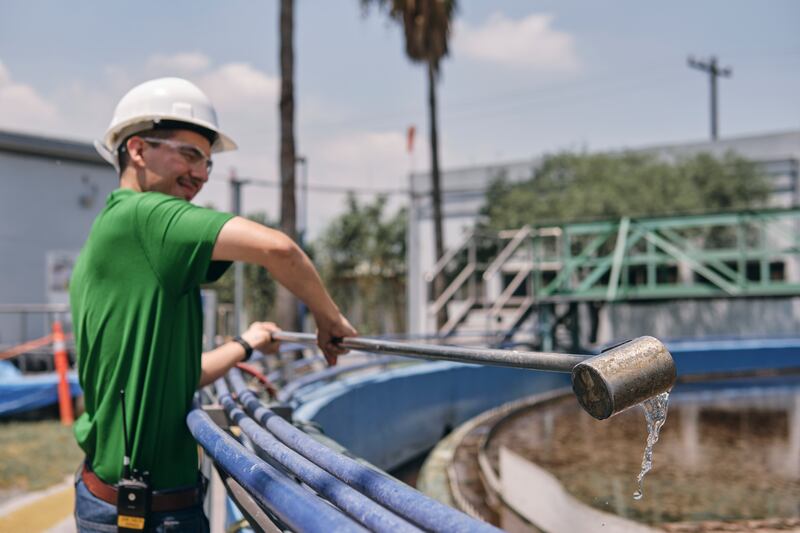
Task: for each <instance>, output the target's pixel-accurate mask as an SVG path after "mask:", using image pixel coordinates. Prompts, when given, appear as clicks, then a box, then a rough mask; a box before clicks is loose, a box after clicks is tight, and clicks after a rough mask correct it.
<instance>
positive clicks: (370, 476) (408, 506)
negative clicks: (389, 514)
mask: <svg viewBox="0 0 800 533" xmlns="http://www.w3.org/2000/svg"><path fill="white" fill-rule="evenodd" d="M228 377H229V379H230V381H231V385H232V386H233V389H234V391H235V392H236V395H237V397H238V398H239V402H240V403H241V404H242V405H243V406H244V407H245V409H246V410H247V412H248V413H249V414H250V415H251V416H252V417H253V418H254V419H256V420H257V421H258V422H259V423H260V424H261V425H262V426H264V427H265V428H266V429H267V430H268V431H269V432H270V433H272V434H273V435H275V437H276V438H277V439H278V440H280V441H281V442H283V443H284V444H285V445H286V446H288V447H289V448H291V449H292V450H294V451H296V452H297V453H299V454H300V455H302V456H303V457H305V458H306V459H308V460H309V461H311V462H313V463H314V464H316V465H317V466H320V467H322V468H324V469H325V470H327V471H328V472H330V473H331V474H333V475H334V476H336V477H337V478H339V479H341V480H342V481H344V482H345V483H347V484H348V485H349V486H351V487H353V488H354V489H356V490H358V491H359V492H361V493H362V494H365V495H366V496H368V497H369V498H371V499H372V500H374V501H376V502H378V503H380V504H381V505H383V506H384V507H386V508H388V509H390V510H391V511H393V512H394V513H396V514H398V515H399V516H401V517H403V518H404V519H406V520H408V521H409V522H411V523H413V524H415V525H417V526H418V527H420V528H422V529H425V530H428V531H442V532H487V533H488V532H492V533H497V532H498V531H499V530H498V529H497V528H495V527H493V526H490V525H489V524H484V523H482V522H479V521H477V520H473V519H472V518H470V517H468V516H467V515H465V514H463V513H460V512H458V511H456V510H455V509H452V508H451V507H448V506H446V505H444V504H442V503H439V502H437V501H435V500H432V499H430V498H428V497H426V496H425V495H423V494H421V493H420V492H418V491H416V490H414V489H412V488H411V487H409V486H408V485H405V484H404V483H401V482H399V481H397V480H394V479H391V478H389V477H388V476H386V475H384V474H381V473H379V472H377V471H375V470H373V469H371V468H368V467H366V466H364V465H362V464H360V463H358V462H356V461H355V460H353V459H350V458H349V457H346V456H344V455H342V454H339V453H336V452H334V451H333V450H331V449H330V448H328V447H327V446H325V445H323V444H321V443H319V442H317V441H316V440H314V439H313V438H312V437H310V436H308V435H306V434H305V433H303V432H302V431H300V430H299V429H297V428H295V427H294V426H292V425H291V424H290V423H288V422H286V421H285V420H283V419H282V418H281V417H279V416H278V415H276V414H275V413H273V412H272V411H270V410H269V409H266V408H265V407H264V406H263V405H261V402H260V401H259V400H258V398H257V397H256V395H255V394H253V393H252V392H251V391H249V390H248V389H247V387H246V385H245V383H244V380H243V379H242V375H241V373H240V372H239V371H238V370H236V369H232V370H231V371H230V372H228Z"/></svg>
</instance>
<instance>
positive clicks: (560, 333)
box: [425, 208, 800, 350]
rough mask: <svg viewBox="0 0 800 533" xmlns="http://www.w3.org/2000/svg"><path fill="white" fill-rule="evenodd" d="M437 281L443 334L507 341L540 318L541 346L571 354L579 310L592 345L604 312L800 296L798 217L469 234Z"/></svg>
mask: <svg viewBox="0 0 800 533" xmlns="http://www.w3.org/2000/svg"><path fill="white" fill-rule="evenodd" d="M440 273H443V274H444V275H445V277H446V279H447V280H448V282H449V283H448V285H447V287H446V289H445V290H444V291H443V292H442V294H441V295H440V296H439V297H438V298H437V299H435V300H432V301H430V303H429V305H428V313H429V316H430V317H435V316H436V315H437V314H438V313H441V312H442V310H445V309H446V313H447V320H446V323H444V325H443V326H442V327H441V328H439V331H438V332H439V334H440V335H442V336H444V337H448V336H451V335H455V334H458V335H459V337H462V336H464V335H465V334H466V335H468V334H469V332H470V331H471V330H474V331H477V330H482V331H491V332H493V339H492V342H493V343H494V344H502V343H509V342H513V341H514V340H515V339H516V338H517V337H518V335H519V334H520V333H523V332H525V328H522V326H523V324H525V323H530V322H531V320H529V319H531V318H535V321H534V322H535V323H536V326H535V327H534V328H530V327H528V328H527V333H528V334H529V336H530V333H531V330H533V334H534V335H533V336H534V337H535V338H536V340H535V344H536V346H537V347H539V348H542V349H546V350H549V349H554V348H558V347H562V348H571V349H575V348H576V347H578V345H579V338H580V331H581V324H580V323H581V320H580V319H579V313H578V307H579V305H581V304H583V305H586V307H587V308H588V310H589V314H588V316H589V337H588V338H589V339H590V342H592V340H593V338H594V337H596V328H597V313H598V310H599V309H600V308H601V307H602V306H604V305H608V304H616V303H620V302H636V301H640V302H654V301H668V300H692V299H709V298H756V297H760V298H782V297H783V298H786V297H794V296H800V208H775V209H761V210H749V211H733V212H720V213H708V214H696V215H680V216H659V217H650V218H630V217H624V218H621V219H618V220H603V221H594V222H572V223H564V224H556V225H542V226H525V227H522V228H520V229H515V230H508V231H500V232H487V231H485V230H480V229H473V230H471V231H469V232H466V233H465V235H464V238H463V239H462V241H461V242H460V243H459V244H458V245H457V246H455V247H453V248H451V249H449V250H448V251H447V252H446V253H445V255H444V256H443V257H442V258H440V260H439V261H438V262H437V263H436V265H435V266H434V268H433V269H432V270H431V271H430V272H428V273H427V274H426V275H425V281H426V282H427V283H428V284H429V285H432V281H433V280H434V278H435V277H436V276H437V275H439V274H440ZM429 293H430V291H429ZM533 315H535V317H534V316H533ZM584 316H586V315H584ZM583 322H586V320H585V319H584V320H583Z"/></svg>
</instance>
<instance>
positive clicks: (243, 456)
mask: <svg viewBox="0 0 800 533" xmlns="http://www.w3.org/2000/svg"><path fill="white" fill-rule="evenodd" d="M186 423H187V425H188V426H189V431H191V433H192V435H193V436H194V438H195V440H197V442H198V443H199V444H200V445H201V446H202V447H203V449H204V450H206V452H208V454H209V455H210V456H211V457H212V458H213V459H214V462H215V463H217V464H218V465H220V467H221V468H222V469H223V470H225V472H227V473H228V474H229V475H230V476H231V477H233V478H234V479H235V480H236V482H237V483H239V484H240V485H242V486H243V487H245V489H247V492H248V493H250V494H251V495H252V496H253V497H254V498H255V499H256V500H257V501H258V502H259V504H260V505H262V506H264V507H265V508H266V509H269V511H270V512H271V513H273V514H274V515H275V516H276V517H278V519H280V520H281V521H282V522H284V523H285V524H286V525H288V526H289V528H291V529H292V530H293V531H304V532H305V531H308V532H319V533H328V532H330V531H347V532H350V531H367V530H366V529H364V528H362V527H361V526H360V525H359V524H357V523H356V522H354V521H353V520H352V519H350V518H349V517H347V516H345V515H344V514H342V513H341V512H339V511H338V510H337V509H335V508H333V507H331V506H330V505H328V504H327V503H325V502H324V501H322V500H320V499H317V498H316V497H314V495H313V494H312V493H311V492H309V491H307V490H305V489H303V488H301V487H300V486H299V485H297V484H295V483H293V482H292V481H290V480H289V479H288V478H286V477H285V476H284V475H283V474H282V473H280V472H278V471H277V470H276V469H274V468H273V467H271V466H269V465H268V464H266V463H265V462H264V461H262V460H261V459H259V458H258V457H257V456H256V455H255V454H253V453H252V452H249V451H247V450H246V449H245V448H243V447H242V446H241V445H240V444H239V443H238V442H236V440H234V439H233V437H231V436H229V435H227V434H226V433H225V432H224V431H223V430H221V429H220V428H219V427H217V425H216V424H214V422H212V421H211V418H210V417H209V416H208V415H207V414H206V413H204V412H203V411H202V410H201V409H192V410H191V411H189V414H188V415H187V417H186Z"/></svg>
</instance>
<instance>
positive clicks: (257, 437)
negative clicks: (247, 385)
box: [215, 379, 420, 533]
mask: <svg viewBox="0 0 800 533" xmlns="http://www.w3.org/2000/svg"><path fill="white" fill-rule="evenodd" d="M215 387H216V389H217V395H218V398H219V402H220V404H221V405H222V406H223V408H224V409H225V412H226V413H227V414H228V417H229V418H230V419H231V420H232V421H233V422H235V423H236V424H237V425H238V426H239V427H240V428H241V430H242V431H243V432H244V433H245V434H246V435H247V437H248V438H249V439H250V440H251V441H252V443H253V444H254V445H255V446H256V447H258V448H260V449H261V450H263V452H264V453H265V454H266V455H267V456H268V457H269V458H271V459H272V460H274V461H276V462H277V463H278V464H280V465H281V466H282V467H283V468H285V469H286V470H287V471H289V473H291V474H293V475H295V476H297V477H298V478H299V479H300V480H302V481H303V482H304V483H306V484H307V485H308V486H309V487H311V488H312V489H314V491H316V492H317V493H318V494H319V495H320V496H322V497H323V498H325V499H326V500H328V501H330V502H331V503H333V504H334V505H335V506H336V507H338V508H339V509H341V510H342V511H344V512H345V513H347V514H348V515H350V517H351V518H353V519H354V520H356V521H357V522H359V523H361V524H363V525H364V526H365V527H367V528H369V529H370V530H372V531H379V532H381V531H385V532H387V533H388V532H395V531H396V532H419V531H420V529H419V528H417V527H415V526H413V525H411V524H409V523H408V522H407V521H405V520H403V519H401V518H400V517H398V516H397V515H395V514H394V513H392V512H391V511H389V510H388V509H386V508H385V507H381V506H380V505H379V504H377V503H375V502H374V501H372V500H370V499H369V498H367V497H366V496H364V495H363V494H361V493H360V492H358V491H356V490H355V489H353V488H351V487H349V486H347V485H346V484H344V483H342V482H341V481H340V480H339V479H337V478H335V477H334V476H332V475H331V474H329V473H328V472H326V471H325V470H323V469H321V468H320V467H318V466H317V465H315V464H314V463H312V462H311V461H309V460H308V459H306V458H305V457H303V456H301V455H300V454H298V453H297V452H295V451H293V450H291V449H289V448H288V447H286V446H285V445H284V444H282V443H281V442H280V441H278V440H277V439H276V438H275V437H273V436H272V435H271V434H270V433H268V432H267V431H265V430H264V429H263V428H262V427H260V426H259V425H258V424H256V422H255V421H253V420H252V419H250V418H249V417H248V416H247V415H246V414H245V413H244V412H243V411H242V410H241V409H239V407H238V406H237V405H236V402H234V400H233V398H231V396H230V393H229V391H228V387H227V385H226V384H225V381H224V380H223V379H220V380H217V382H216V383H215Z"/></svg>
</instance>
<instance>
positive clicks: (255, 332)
mask: <svg viewBox="0 0 800 533" xmlns="http://www.w3.org/2000/svg"><path fill="white" fill-rule="evenodd" d="M280 330H281V328H279V327H278V326H276V325H275V324H274V323H273V322H253V323H252V324H250V327H249V328H247V331H245V332H244V333H242V338H243V339H244V340H245V341H247V343H248V344H250V346H252V347H253V349H254V350H258V351H260V352H262V353H278V348H279V347H280V345H281V343H280V341H274V340H272V334H273V333H276V332H278V331H280Z"/></svg>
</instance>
